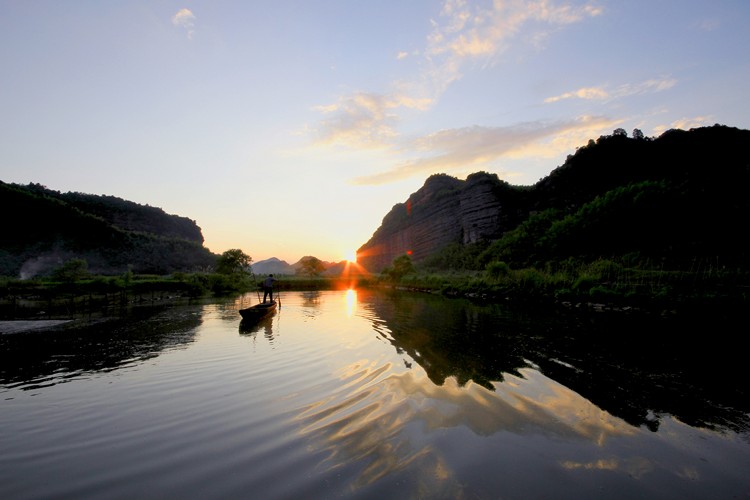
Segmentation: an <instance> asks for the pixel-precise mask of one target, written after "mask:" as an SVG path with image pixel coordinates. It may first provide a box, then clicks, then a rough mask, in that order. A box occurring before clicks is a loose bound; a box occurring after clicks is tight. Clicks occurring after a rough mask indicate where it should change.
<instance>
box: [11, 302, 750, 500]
mask: <svg viewBox="0 0 750 500" xmlns="http://www.w3.org/2000/svg"><path fill="white" fill-rule="evenodd" d="M283 295H284V296H283V297H282V299H281V300H282V302H283V306H282V307H280V308H279V309H278V310H277V311H276V312H275V313H274V314H273V315H270V316H268V317H266V318H264V319H262V320H261V321H258V322H255V323H247V322H244V321H241V318H240V315H239V314H238V310H239V309H241V308H243V307H247V306H248V304H249V303H253V302H255V301H256V300H257V297H255V296H254V295H252V294H248V295H245V296H243V297H238V298H236V299H233V298H232V299H230V298H227V299H210V300H208V301H206V303H205V304H202V305H199V304H183V305H175V307H166V308H153V307H148V308H142V309H141V308H139V309H137V310H134V311H131V313H132V314H123V315H122V316H121V317H120V318H119V319H112V320H108V321H103V322H92V323H90V324H87V323H84V327H83V328H72V329H69V328H67V327H62V328H59V329H57V330H56V331H44V332H42V331H35V332H28V333H22V334H10V335H0V347H1V348H2V349H1V351H0V353H1V355H2V359H1V360H0V361H2V366H0V370H1V371H0V374H1V377H0V393H1V394H2V398H0V405H1V406H0V410H1V411H0V428H2V429H3V431H2V432H0V449H2V450H3V453H2V454H0V497H2V498H148V497H160V498H201V499H213V498H216V499H223V498H247V497H248V496H252V497H253V498H264V499H276V498H279V499H282V498H283V499H286V498H482V499H484V498H487V499H489V498H604V497H606V498H645V497H648V498H675V499H681V498H733V497H735V498H736V497H741V496H742V495H743V494H745V493H746V492H747V491H750V489H749V488H750V479H748V478H747V470H749V468H750V447H749V446H750V439H748V436H750V427H749V426H748V413H750V412H749V411H748V410H749V409H750V408H749V405H748V398H747V397H746V392H745V384H744V382H743V381H744V378H742V377H741V375H742V373H741V370H742V366H743V364H742V363H741V362H740V361H741V358H740V355H741V354H740V351H741V350H740V349H729V348H727V347H726V345H730V344H722V343H721V339H724V340H726V337H728V336H729V335H730V334H731V332H732V331H733V330H730V329H727V328H728V326H727V325H728V324H731V323H729V322H724V321H723V320H721V319H720V318H719V317H718V316H716V315H714V314H696V315H695V316H694V317H692V318H666V319H665V318H660V317H651V316H644V315H635V314H632V315H631V314H607V313H602V314H583V313H573V312H571V311H567V310H554V309H549V308H548V309H545V310H541V309H540V310H536V309H524V308H518V307H509V306H508V305H504V304H477V303H473V302H471V301H468V300H463V299H447V298H443V297H439V296H433V295H429V294H417V293H403V292H397V291H393V292H388V291H382V290H366V289H361V290H350V291H320V292H318V291H308V292H286V293H285V294H283ZM709 338H710V339H711V341H710V342H709V341H708V340H707V339H709ZM696 339H700V340H696ZM29 389H33V390H29ZM40 478H43V480H40ZM50 478H52V479H50Z"/></svg>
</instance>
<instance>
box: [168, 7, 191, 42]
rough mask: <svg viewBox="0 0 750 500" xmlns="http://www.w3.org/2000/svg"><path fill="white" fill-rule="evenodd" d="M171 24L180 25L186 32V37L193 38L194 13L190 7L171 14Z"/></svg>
mask: <svg viewBox="0 0 750 500" xmlns="http://www.w3.org/2000/svg"><path fill="white" fill-rule="evenodd" d="M172 24H174V25H175V26H180V27H182V28H184V29H185V31H186V32H187V37H188V38H193V34H194V33H195V14H193V13H192V11H191V10H190V9H180V10H178V11H177V14H175V15H174V16H172Z"/></svg>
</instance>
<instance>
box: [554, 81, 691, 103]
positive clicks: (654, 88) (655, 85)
mask: <svg viewBox="0 0 750 500" xmlns="http://www.w3.org/2000/svg"><path fill="white" fill-rule="evenodd" d="M675 85H677V80H675V79H674V78H657V79H651V80H646V81H644V82H641V83H636V84H630V83H628V84H623V85H620V86H619V87H615V88H614V89H612V90H610V91H607V90H606V89H604V88H602V87H583V88H580V89H578V90H574V91H572V92H565V93H564V94H560V95H557V96H553V97H548V98H546V99H545V100H544V102H546V103H553V102H558V101H562V100H565V99H585V100H611V99H615V98H622V97H628V96H631V95H638V94H646V93H651V92H661V91H663V90H668V89H671V88H672V87H674V86H675Z"/></svg>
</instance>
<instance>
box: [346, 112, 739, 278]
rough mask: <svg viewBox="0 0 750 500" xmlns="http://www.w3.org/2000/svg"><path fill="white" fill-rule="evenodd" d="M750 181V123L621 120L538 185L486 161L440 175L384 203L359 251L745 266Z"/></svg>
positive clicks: (434, 257)
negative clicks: (661, 127)
mask: <svg viewBox="0 0 750 500" xmlns="http://www.w3.org/2000/svg"><path fill="white" fill-rule="evenodd" d="M634 132H636V131H634ZM749 184H750V131H748V130H741V129H737V128H733V127H727V126H722V125H715V126H713V127H702V128H696V129H691V130H689V131H684V130H669V131H667V132H665V133H663V134H662V135H661V136H659V137H658V138H647V137H644V136H643V135H642V134H640V133H634V137H628V136H627V134H626V133H625V131H624V130H622V129H618V130H616V131H615V132H614V133H613V134H612V135H609V136H601V137H599V139H598V140H596V141H594V140H591V141H589V143H588V145H586V146H583V147H581V148H579V149H578V150H577V151H576V152H575V154H572V155H569V156H568V158H567V160H566V161H565V163H564V164H563V165H562V166H560V167H558V168H556V169H555V170H553V171H552V172H551V173H550V175H548V176H547V177H545V178H543V179H541V180H540V181H539V182H537V183H536V184H535V185H533V186H512V185H510V184H508V183H507V182H504V181H502V180H499V179H498V178H497V176H496V175H494V174H489V173H485V172H479V173H475V174H472V175H470V176H469V177H468V178H467V179H466V180H459V179H455V178H453V177H450V176H447V175H444V174H437V175H433V176H431V177H430V178H428V179H427V180H426V182H425V184H424V185H423V187H422V188H421V189H419V190H418V191H417V192H415V193H413V194H412V195H411V196H410V197H409V199H408V200H407V201H406V202H405V203H399V204H397V205H395V206H394V207H393V208H392V209H391V211H390V212H389V213H388V214H386V216H385V217H384V218H383V222H382V224H381V226H380V227H379V228H378V229H377V230H376V231H375V233H374V234H373V236H372V238H371V239H370V240H369V241H368V242H367V243H365V244H364V245H363V246H362V247H361V248H360V249H359V250H358V260H359V262H360V263H361V264H362V265H363V266H364V267H365V268H367V269H368V270H369V271H371V272H379V271H382V270H383V269H384V268H386V267H388V266H390V265H391V263H392V262H393V260H394V259H395V258H396V257H398V256H401V255H404V254H407V255H410V256H411V257H412V260H413V261H414V262H415V263H428V264H429V263H432V264H435V265H438V267H440V262H439V261H440V259H441V258H442V259H443V260H444V262H443V265H442V267H455V266H456V265H457V263H456V262H455V260H453V261H451V258H450V255H449V254H450V252H451V250H453V249H461V248H463V249H466V248H467V247H469V246H471V247H475V248H476V253H477V256H478V258H477V259H473V260H472V264H471V265H474V266H476V265H477V264H478V263H479V264H481V263H485V264H486V263H487V262H489V261H494V260H496V261H503V262H506V263H508V264H509V265H511V266H514V267H521V266H533V265H543V263H545V262H549V261H562V260H565V259H577V260H583V261H593V260H596V259H599V258H608V259H609V258H617V259H626V260H629V261H630V262H631V263H648V265H650V266H652V267H653V266H656V267H659V266H662V267H663V268H666V269H668V268H670V267H675V268H684V267H685V266H687V265H689V263H690V262H694V261H700V262H709V261H712V262H714V263H715V265H722V266H746V263H747V262H748V257H750V255H749V254H748V250H747V248H748V247H747V245H746V244H745V243H744V240H745V232H746V228H747V226H748V222H749V218H750V196H748V195H747V186H748V185H749ZM454 253H456V254H460V253H461V252H454ZM463 255H465V252H464V254H463ZM459 265H460V263H459ZM467 265H468V264H467Z"/></svg>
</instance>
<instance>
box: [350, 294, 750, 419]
mask: <svg viewBox="0 0 750 500" xmlns="http://www.w3.org/2000/svg"><path fill="white" fill-rule="evenodd" d="M361 299H362V301H363V303H362V304H361V307H362V308H363V309H364V310H366V311H367V312H366V313H364V314H365V315H368V317H369V319H370V321H372V325H373V328H374V329H375V330H376V331H377V332H379V334H380V335H381V336H382V337H383V338H384V339H386V340H387V341H388V342H390V343H391V344H392V345H393V346H394V348H395V349H396V351H397V352H398V353H404V354H406V355H408V358H409V359H410V360H413V361H415V362H417V363H419V365H420V366H421V367H422V368H423V369H424V370H425V372H426V374H427V376H428V377H429V378H430V380H431V381H432V382H433V383H435V384H436V385H438V386H442V385H444V384H445V383H446V380H448V379H455V381H456V382H457V383H458V385H459V386H464V385H465V384H467V383H468V382H469V381H472V382H474V383H477V384H479V385H481V386H482V387H485V388H487V389H490V390H494V389H495V387H496V382H502V381H503V380H505V379H506V377H507V376H508V375H512V376H514V377H523V375H522V373H523V370H524V369H525V368H530V367H532V368H536V369H538V370H539V371H541V373H543V374H544V375H546V376H548V377H550V378H552V379H553V380H556V381H557V382H559V383H560V384H562V385H564V386H565V387H568V388H570V389H571V390H574V391H576V392H577V393H579V394H581V395H583V396H584V397H586V398H588V399H589V400H591V401H592V402H593V403H594V404H596V405H597V406H598V407H599V408H602V409H605V410H607V411H608V412H610V413H611V414H613V415H616V416H618V417H620V418H622V419H623V420H625V421H626V422H628V423H630V424H631V425H634V426H645V427H647V428H649V429H651V430H654V431H656V430H657V429H658V428H659V423H660V420H661V417H660V416H661V415H663V414H669V415H673V416H675V417H677V418H679V419H680V420H682V421H683V422H686V423H688V424H689V425H691V426H697V427H706V428H711V429H726V430H734V431H747V430H748V429H750V418H749V417H748V413H750V399H748V397H747V394H746V391H745V389H744V388H743V385H742V384H740V383H739V382H738V381H739V380H742V378H743V375H742V373H740V369H739V367H740V366H742V363H741V362H740V360H739V359H737V358H738V354H737V350H735V349H732V348H731V347H729V346H728V344H722V343H720V342H718V341H717V339H716V338H713V339H712V340H711V342H703V343H700V344H694V343H692V341H691V340H688V339H686V338H685V337H684V333H685V332H688V331H697V334H698V335H702V336H705V335H706V332H708V331H713V332H721V331H722V328H728V325H727V324H722V323H719V322H715V323H713V324H710V325H709V324H706V321H698V318H669V319H666V318H660V317H651V316H648V317H644V316H635V315H631V316H628V315H623V314H619V315H603V314H599V315H574V314H570V313H567V314H566V313H562V312H561V311H556V310H554V311H553V310H548V311H529V310H514V309H511V308H509V307H505V306H502V305H498V304H492V305H484V306H482V305H475V304H471V303H470V302H468V301H464V300H456V299H443V298H441V297H432V296H424V295H415V294H398V293H395V294H391V295H390V296H388V297H387V299H386V300H380V299H374V298H373V297H372V296H370V297H369V298H368V297H366V296H363V297H362V298H361ZM701 328H704V329H705V331H701ZM727 331H730V330H727ZM652 332H654V333H652ZM678 335H679V336H678ZM657 339H658V340H657ZM404 362H405V363H406V364H407V366H408V363H409V361H408V360H406V359H405V360H404ZM717 363H718V365H717ZM708 366H715V367H716V368H718V369H720V370H721V372H722V373H723V375H724V376H723V377H722V379H721V381H720V382H717V381H716V380H714V379H712V377H710V376H709V373H710V372H707V371H706V369H707V367H708Z"/></svg>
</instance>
